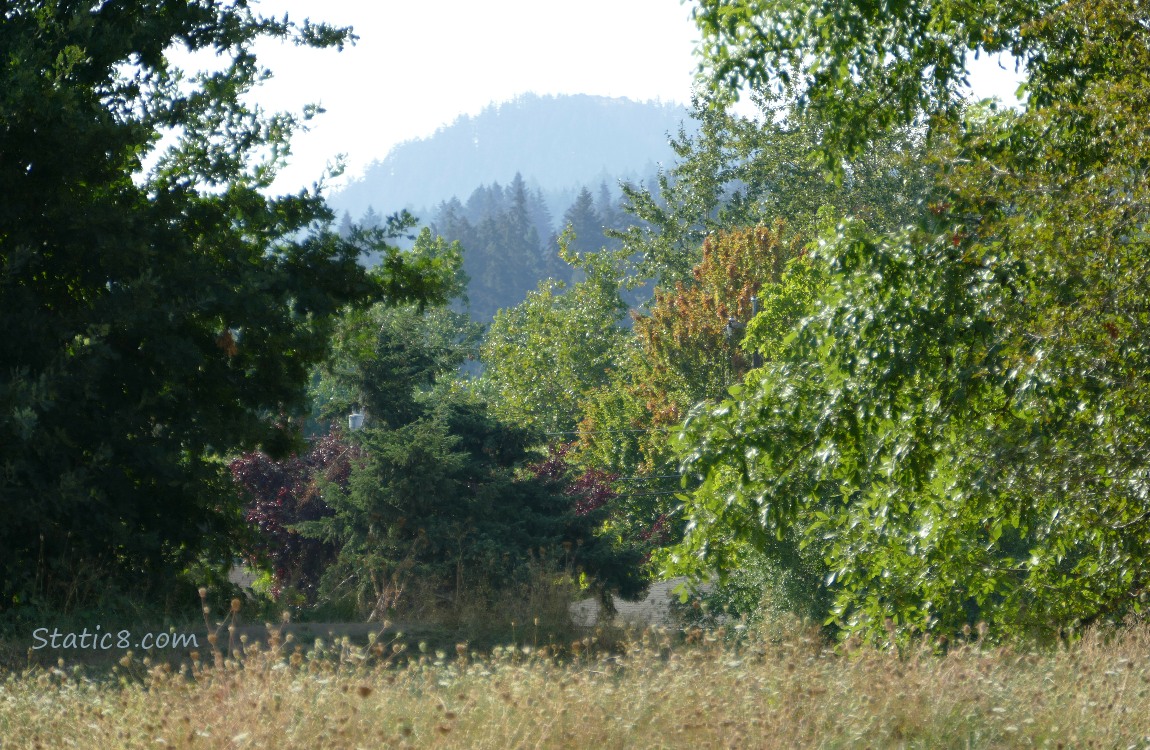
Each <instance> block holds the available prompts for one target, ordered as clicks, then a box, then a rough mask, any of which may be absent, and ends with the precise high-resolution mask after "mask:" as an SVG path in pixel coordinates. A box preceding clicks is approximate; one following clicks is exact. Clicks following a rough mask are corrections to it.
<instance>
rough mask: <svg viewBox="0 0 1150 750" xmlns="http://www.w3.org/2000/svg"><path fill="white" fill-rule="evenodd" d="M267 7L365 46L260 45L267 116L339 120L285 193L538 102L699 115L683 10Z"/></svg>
mask: <svg viewBox="0 0 1150 750" xmlns="http://www.w3.org/2000/svg"><path fill="white" fill-rule="evenodd" d="M256 9H257V11H258V12H260V13H262V14H264V15H269V16H275V17H281V16H282V15H283V14H284V13H287V14H288V15H289V16H290V17H291V19H292V20H294V21H297V22H300V21H303V20H304V19H305V18H309V17H310V18H311V19H312V20H313V21H326V22H328V23H332V24H337V25H350V26H352V27H354V29H355V33H356V34H357V35H358V36H359V40H358V42H357V43H356V44H355V45H354V46H352V47H347V48H345V49H344V50H343V51H342V52H337V51H335V50H334V49H329V50H313V49H309V48H306V47H295V46H292V45H283V44H278V43H274V42H266V41H265V42H262V43H261V44H260V46H258V47H257V48H256V51H257V55H258V57H259V59H260V60H261V62H263V64H264V65H266V66H267V67H270V68H271V69H272V71H273V72H274V74H275V77H274V78H273V79H272V80H271V81H269V82H267V83H265V84H264V85H263V86H262V87H261V88H260V90H259V91H258V93H257V94H256V95H255V96H256V99H257V101H259V102H260V104H261V105H263V106H264V107H265V108H267V109H270V110H286V111H299V110H301V109H302V108H303V106H304V105H306V104H309V103H315V104H320V105H321V106H323V108H324V109H325V110H326V112H325V113H324V114H322V115H320V116H319V117H317V118H316V119H315V120H313V121H312V122H311V123H310V130H309V132H305V133H299V134H297V135H296V137H295V138H294V139H293V142H292V151H293V154H292V157H291V161H290V164H289V166H287V167H286V168H285V169H283V171H282V172H281V173H280V175H279V177H278V178H277V181H276V183H275V185H273V191H274V192H284V191H295V190H298V189H299V188H301V187H304V186H310V185H311V184H312V183H313V182H315V180H316V179H318V178H319V177H320V176H321V175H322V174H323V172H324V169H325V166H326V165H327V164H328V163H330V162H333V161H334V159H335V157H336V156H337V155H339V154H343V155H345V157H346V166H347V169H346V171H345V173H344V176H343V177H342V178H339V179H337V180H335V181H332V182H329V186H330V187H338V186H339V185H340V184H342V182H344V181H346V180H348V179H354V178H355V177H358V176H361V175H362V174H363V171H364V169H365V167H367V166H368V165H369V164H370V163H371V162H372V161H374V160H377V159H382V158H383V157H384V156H386V155H387V152H388V151H389V150H390V149H391V147H392V146H395V145H397V144H399V143H401V142H403V141H405V140H410V139H414V138H422V137H426V136H429V135H431V134H432V133H434V132H435V130H436V129H437V128H439V127H442V126H444V125H449V124H450V123H451V122H453V121H454V120H455V119H456V118H457V117H459V116H460V115H464V114H468V115H473V114H477V113H478V112H479V111H480V110H482V109H483V107H485V106H486V105H488V104H491V103H498V102H504V101H508V100H510V99H513V98H515V97H516V96H518V95H520V94H525V93H529V92H530V93H536V94H593V95H599V96H612V97H628V98H630V99H634V100H638V101H647V100H659V101H664V102H668V101H669V102H678V103H682V104H686V103H688V102H689V101H690V97H691V86H692V83H693V81H694V73H695V70H696V67H697V61H696V59H695V57H694V50H695V47H696V43H697V40H698V38H699V34H698V31H697V30H696V29H695V26H694V24H693V22H692V21H691V6H690V5H689V4H682V3H680V2H679V0H424V1H423V2H419V3H415V2H411V1H410V0H403V1H396V0H376V1H375V2H364V1H363V0H324V2H321V3H317V2H314V0H263V1H262V2H259V3H257V4H256ZM1007 67H1009V66H1007ZM972 80H973V83H974V85H975V88H976V90H977V91H978V92H979V94H980V95H982V96H988V95H997V96H1000V97H1002V98H1006V97H1010V100H1013V96H1012V93H1013V91H1014V89H1015V88H1017V85H1018V84H1017V78H1016V77H1015V76H1014V75H1013V73H1012V72H1011V71H1001V70H998V69H997V68H996V66H995V65H994V63H993V62H992V61H987V60H984V61H982V63H981V64H980V65H979V66H978V68H977V69H976V70H974V71H973V75H972Z"/></svg>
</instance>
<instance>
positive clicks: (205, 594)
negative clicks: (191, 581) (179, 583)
mask: <svg viewBox="0 0 1150 750" xmlns="http://www.w3.org/2000/svg"><path fill="white" fill-rule="evenodd" d="M200 598H201V599H207V598H208V589H207V588H206V587H205V586H200Z"/></svg>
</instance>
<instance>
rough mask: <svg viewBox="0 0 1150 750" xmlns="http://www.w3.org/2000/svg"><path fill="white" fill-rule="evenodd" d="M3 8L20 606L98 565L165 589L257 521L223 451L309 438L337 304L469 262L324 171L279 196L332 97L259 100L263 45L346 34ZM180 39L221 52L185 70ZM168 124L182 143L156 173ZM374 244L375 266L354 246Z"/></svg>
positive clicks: (195, 8) (8, 489) (48, 7)
mask: <svg viewBox="0 0 1150 750" xmlns="http://www.w3.org/2000/svg"><path fill="white" fill-rule="evenodd" d="M3 17H4V20H3V23H2V24H0V59H3V60H4V61H5V62H4V66H3V68H2V69H0V194H2V195H3V196H4V201H3V207H2V208H0V259H2V264H0V335H2V336H3V338H4V341H6V342H8V343H9V345H8V346H6V347H5V352H4V355H3V357H2V359H0V445H3V446H4V449H3V455H2V457H0V504H2V512H3V514H4V516H5V522H4V524H3V526H2V527H0V582H2V583H0V610H6V609H8V608H9V607H13V606H15V605H17V604H21V605H22V603H26V602H27V601H28V600H29V599H30V598H32V597H43V598H45V599H46V600H48V601H50V602H53V603H56V604H60V605H66V606H71V605H72V604H74V603H75V595H76V591H75V589H74V588H73V586H72V584H73V582H74V581H76V580H79V574H80V573H81V571H85V570H86V571H91V572H93V573H95V574H96V575H97V578H96V580H98V581H99V582H100V585H101V586H105V587H106V586H108V585H112V584H115V583H124V582H128V581H130V586H131V587H132V588H133V590H134V591H137V592H147V591H149V590H152V591H162V590H163V588H164V587H168V586H170V584H171V582H172V581H173V579H174V576H175V575H176V574H177V573H178V572H179V571H181V570H184V569H186V568H187V567H188V566H189V565H190V564H191V563H193V562H194V561H196V560H198V559H200V558H206V559H207V560H208V561H210V562H211V563H212V564H215V565H222V564H226V563H227V561H229V560H230V558H231V554H232V548H233V545H234V543H235V541H236V538H237V529H238V527H239V526H240V525H241V518H240V514H239V503H238V498H237V497H236V494H235V492H234V490H233V489H232V487H231V486H230V482H229V481H228V478H227V471H226V466H225V464H224V463H223V461H222V460H221V457H222V456H224V455H226V454H227V453H229V452H230V451H233V450H235V449H237V448H251V447H255V446H257V445H261V444H262V445H263V446H264V447H266V448H268V449H269V450H283V449H285V448H287V447H288V446H289V445H290V443H291V436H290V433H288V432H287V431H286V430H285V429H283V426H282V425H283V421H282V417H283V415H285V414H288V413H290V412H291V411H292V410H294V409H297V408H299V407H301V406H302V405H303V403H304V385H305V383H306V380H307V374H308V372H309V370H310V369H311V367H312V366H313V365H314V364H315V363H316V362H318V361H320V360H321V359H322V358H323V356H324V354H325V351H326V348H327V334H328V332H329V320H330V318H331V317H332V316H333V315H334V314H336V313H337V312H338V311H339V310H341V309H342V308H344V307H345V306H347V305H353V306H359V305H364V304H366V303H368V302H371V301H376V300H380V299H387V300H390V301H393V302H395V301H404V300H411V301H414V300H434V299H441V298H443V296H444V293H445V291H446V289H445V285H444V284H443V283H442V274H440V273H439V272H440V271H443V270H449V269H446V268H440V267H437V266H436V264H435V263H431V264H428V263H427V262H425V261H424V260H422V259H413V258H410V257H409V256H406V255H403V254H401V253H399V251H398V250H395V249H394V248H387V247H385V246H384V244H383V243H384V240H385V239H386V237H385V234H386V233H380V234H375V235H371V236H360V237H357V238H354V239H350V240H349V239H342V238H340V237H339V236H338V235H337V234H335V233H334V232H333V231H331V219H332V217H331V214H330V212H329V211H328V209H327V207H326V206H325V204H324V202H323V200H322V198H321V197H320V195H319V192H318V190H319V186H317V189H316V190H315V191H303V192H301V193H299V194H297V195H292V196H283V197H267V196H266V195H265V192H264V191H265V190H266V188H267V187H268V186H269V185H270V183H271V180H272V178H273V177H274V174H275V171H276V168H277V167H278V166H279V165H280V164H281V163H282V161H283V159H284V158H285V157H286V155H287V153H288V138H289V137H290V135H291V132H292V131H293V129H295V128H296V127H298V126H299V125H300V124H301V122H302V121H303V120H304V119H306V118H307V117H310V116H311V114H314V112H315V109H314V108H310V109H308V110H307V111H305V113H304V115H302V116H295V115H268V114H266V113H264V112H262V111H261V110H259V109H258V108H255V107H254V106H252V105H250V104H247V103H246V102H248V101H249V97H248V93H249V92H250V91H251V89H252V88H253V87H254V86H256V85H257V84H258V83H259V82H260V81H262V80H263V79H264V78H266V77H267V76H268V75H269V74H268V73H267V72H266V71H264V70H263V69H262V68H261V67H259V66H258V65H257V63H256V60H255V58H254V56H253V54H252V48H253V45H254V44H255V43H256V42H257V40H259V39H261V38H275V39H286V40H292V41H295V42H296V43H298V44H303V45H310V46H342V45H343V44H345V43H348V42H350V41H351V40H352V36H351V34H350V32H349V31H348V30H346V29H335V28H331V27H327V26H317V25H312V24H309V23H306V22H305V23H304V24H303V25H301V26H297V25H294V24H291V23H288V22H287V20H286V19H285V20H283V21H277V20H272V19H265V18H260V17H258V16H256V15H255V14H254V13H253V12H252V10H251V9H250V8H249V7H248V4H246V3H238V4H225V3H215V2H196V3H183V4H164V5H162V6H160V5H155V4H147V3H138V2H125V3H104V4H95V5H92V4H84V5H76V4H68V3H65V4H61V3H48V4H44V3H30V2H17V3H15V4H8V5H6V7H5V10H4V13H3ZM174 44H179V45H182V46H184V47H186V48H188V49H189V50H192V51H196V50H212V51H214V52H215V53H216V54H217V59H218V60H219V61H220V62H219V64H220V66H221V69H220V70H218V71H214V72H206V73H203V74H199V75H197V76H195V77H192V78H189V77H185V76H184V75H183V74H182V73H181V72H180V71H178V70H176V69H175V68H173V67H172V66H171V65H170V64H169V62H168V60H167V58H166V57H165V56H164V51H165V50H166V49H167V48H169V47H170V46H171V45H174ZM165 133H171V134H173V136H174V137H175V139H176V143H175V145H174V146H172V147H171V148H170V149H169V150H167V151H166V152H164V153H163V154H162V155H160V156H159V159H158V160H157V161H156V166H155V167H154V169H153V170H152V171H151V172H150V173H149V174H147V175H144V174H142V167H141V165H142V163H143V161H144V160H145V159H147V158H149V157H151V156H153V155H154V152H155V149H156V148H157V144H158V143H159V142H160V140H161V138H162V136H163V135H164V134H165ZM401 226H402V221H399V222H398V223H396V224H394V225H393V226H392V228H393V229H399V228H400V227H401ZM373 249H374V250H378V251H380V252H381V253H382V254H383V255H384V256H385V261H384V263H383V265H382V267H381V269H380V270H379V271H378V272H377V273H372V274H369V273H367V272H365V270H364V269H363V268H362V267H361V266H360V265H359V263H357V259H358V258H359V257H360V256H361V254H362V253H364V252H365V251H368V250H373ZM448 265H450V264H448ZM70 592H71V593H70ZM89 593H90V592H89Z"/></svg>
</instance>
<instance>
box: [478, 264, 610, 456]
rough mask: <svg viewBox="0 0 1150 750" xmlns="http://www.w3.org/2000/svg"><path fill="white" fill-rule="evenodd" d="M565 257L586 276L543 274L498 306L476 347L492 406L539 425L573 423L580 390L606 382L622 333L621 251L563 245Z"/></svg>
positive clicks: (559, 428)
mask: <svg viewBox="0 0 1150 750" xmlns="http://www.w3.org/2000/svg"><path fill="white" fill-rule="evenodd" d="M564 257H565V258H566V259H567V260H568V261H569V262H570V263H571V264H572V265H573V266H574V267H576V268H579V269H582V270H583V271H584V273H585V274H586V276H587V278H586V280H584V281H581V282H578V283H576V284H573V285H571V287H570V288H565V285H563V284H561V283H559V282H554V281H546V282H543V283H542V284H540V286H539V288H538V289H537V290H536V291H534V292H532V293H531V294H529V295H528V296H527V299H526V300H524V301H523V303H522V304H520V305H518V306H516V307H513V308H511V309H508V310H501V311H500V312H499V313H497V314H496V316H495V320H494V321H493V322H492V323H491V327H490V329H489V330H488V332H487V336H486V338H485V340H484V343H483V348H482V351H481V354H480V358H481V360H482V361H483V363H484V366H485V371H484V376H483V381H484V382H483V384H482V387H483V388H484V389H486V390H487V392H489V394H490V400H491V403H492V405H493V406H492V408H493V409H494V410H495V412H496V413H497V414H498V415H499V416H500V417H502V418H503V419H505V420H507V421H508V422H510V423H513V424H521V425H524V426H527V427H530V428H533V429H535V430H537V431H539V432H542V433H553V434H559V433H569V432H571V431H572V430H573V429H574V427H575V424H576V423H577V422H578V421H579V419H580V416H581V405H580V402H581V400H582V398H583V397H584V394H585V393H586V392H587V391H589V390H590V389H591V388H594V387H596V386H599V385H602V384H603V383H606V382H607V380H608V378H609V377H610V371H611V369H612V368H614V367H616V366H617V364H618V362H619V360H620V358H621V356H622V354H623V350H624V349H625V347H626V341H627V333H626V331H625V330H624V329H623V327H622V326H621V323H622V321H623V319H624V316H625V314H626V306H625V305H624V304H623V301H622V298H621V297H620V286H621V285H620V274H621V270H620V268H619V266H620V265H621V259H620V258H618V257H617V255H616V254H612V253H609V252H602V253H589V254H583V255H579V254H576V253H573V252H569V251H567V250H566V249H565V250H564Z"/></svg>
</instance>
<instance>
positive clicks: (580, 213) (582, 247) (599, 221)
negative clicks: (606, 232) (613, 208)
mask: <svg viewBox="0 0 1150 750" xmlns="http://www.w3.org/2000/svg"><path fill="white" fill-rule="evenodd" d="M563 224H564V226H567V227H570V228H571V231H572V232H574V233H575V239H574V240H573V241H572V242H571V249H572V250H574V251H575V252H580V253H593V252H595V251H596V250H599V249H601V248H602V247H603V239H604V238H603V217H602V216H600V215H599V212H598V211H596V210H595V198H594V196H592V195H591V191H590V190H588V189H587V188H586V187H584V188H583V189H582V190H580V191H579V194H578V195H577V196H575V202H574V203H572V204H571V207H570V208H568V209H567V212H566V213H564V214H563Z"/></svg>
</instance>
